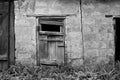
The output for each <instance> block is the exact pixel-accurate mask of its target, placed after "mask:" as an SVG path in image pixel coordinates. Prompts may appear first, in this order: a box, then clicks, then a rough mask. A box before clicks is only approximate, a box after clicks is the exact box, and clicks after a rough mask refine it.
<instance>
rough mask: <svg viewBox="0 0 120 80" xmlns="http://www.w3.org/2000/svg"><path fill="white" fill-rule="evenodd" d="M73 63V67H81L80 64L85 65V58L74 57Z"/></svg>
mask: <svg viewBox="0 0 120 80" xmlns="http://www.w3.org/2000/svg"><path fill="white" fill-rule="evenodd" d="M71 65H72V66H73V67H79V66H81V65H83V59H74V60H72V62H71Z"/></svg>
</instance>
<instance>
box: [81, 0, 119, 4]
mask: <svg viewBox="0 0 120 80" xmlns="http://www.w3.org/2000/svg"><path fill="white" fill-rule="evenodd" d="M113 2H120V0H82V3H83V4H89V3H113Z"/></svg>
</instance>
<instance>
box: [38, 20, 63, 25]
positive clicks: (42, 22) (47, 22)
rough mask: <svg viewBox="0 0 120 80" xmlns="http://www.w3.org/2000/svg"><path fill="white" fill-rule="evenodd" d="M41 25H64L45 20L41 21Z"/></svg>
mask: <svg viewBox="0 0 120 80" xmlns="http://www.w3.org/2000/svg"><path fill="white" fill-rule="evenodd" d="M40 23H41V24H49V25H50V24H51V25H63V23H62V22H58V21H44V20H40Z"/></svg>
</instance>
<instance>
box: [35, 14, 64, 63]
mask: <svg viewBox="0 0 120 80" xmlns="http://www.w3.org/2000/svg"><path fill="white" fill-rule="evenodd" d="M64 19H65V18H63V17H52V16H50V17H48V16H45V17H39V18H38V29H39V30H38V31H37V42H38V43H37V65H40V64H45V65H46V64H47V65H58V64H62V63H64V55H65V27H64Z"/></svg>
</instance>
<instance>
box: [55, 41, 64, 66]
mask: <svg viewBox="0 0 120 80" xmlns="http://www.w3.org/2000/svg"><path fill="white" fill-rule="evenodd" d="M64 49H65V45H64V42H57V53H56V54H57V63H58V64H61V63H64Z"/></svg>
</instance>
